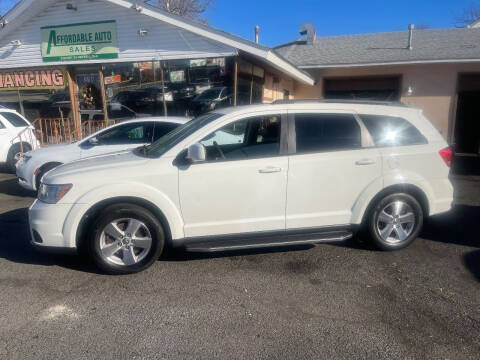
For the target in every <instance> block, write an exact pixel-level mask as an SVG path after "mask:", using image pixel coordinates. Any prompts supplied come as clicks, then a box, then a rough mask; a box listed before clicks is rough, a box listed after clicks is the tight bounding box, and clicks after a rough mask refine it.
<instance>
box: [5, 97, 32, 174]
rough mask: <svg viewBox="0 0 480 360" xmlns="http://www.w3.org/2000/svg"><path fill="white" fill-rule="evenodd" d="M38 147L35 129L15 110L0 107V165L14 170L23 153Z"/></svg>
mask: <svg viewBox="0 0 480 360" xmlns="http://www.w3.org/2000/svg"><path fill="white" fill-rule="evenodd" d="M39 146H40V143H39V141H38V140H37V137H36V134H35V128H34V127H33V126H32V125H31V124H30V122H28V120H27V119H25V118H24V117H23V116H22V115H20V114H19V113H17V112H16V111H15V110H10V109H7V108H3V107H0V164H6V165H7V166H8V168H9V169H10V170H12V171H13V170H15V164H16V162H17V161H18V160H19V159H20V157H21V154H22V150H23V152H27V151H30V150H32V149H36V148H38V147H39Z"/></svg>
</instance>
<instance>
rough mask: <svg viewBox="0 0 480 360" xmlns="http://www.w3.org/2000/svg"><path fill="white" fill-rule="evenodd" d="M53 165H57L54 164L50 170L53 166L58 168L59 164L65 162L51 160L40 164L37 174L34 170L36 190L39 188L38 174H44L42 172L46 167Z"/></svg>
mask: <svg viewBox="0 0 480 360" xmlns="http://www.w3.org/2000/svg"><path fill="white" fill-rule="evenodd" d="M51 165H55V166H53V167H52V168H51V169H50V170H52V169H53V168H56V167H57V166H60V165H63V162H60V161H49V162H46V163H44V164H42V165H40V167H39V168H38V171H37V173H36V174H35V171H34V172H33V182H34V185H35V188H36V190H38V189H37V176H38V174H40V175H42V172H43V171H44V170H45V168H47V167H49V166H51ZM43 175H45V174H43Z"/></svg>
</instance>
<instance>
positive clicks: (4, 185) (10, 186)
mask: <svg viewBox="0 0 480 360" xmlns="http://www.w3.org/2000/svg"><path fill="white" fill-rule="evenodd" d="M0 194H5V195H11V196H18V197H35V196H36V193H35V192H34V191H28V190H25V189H23V188H22V187H21V186H20V185H18V180H17V179H16V178H13V179H7V180H3V181H0Z"/></svg>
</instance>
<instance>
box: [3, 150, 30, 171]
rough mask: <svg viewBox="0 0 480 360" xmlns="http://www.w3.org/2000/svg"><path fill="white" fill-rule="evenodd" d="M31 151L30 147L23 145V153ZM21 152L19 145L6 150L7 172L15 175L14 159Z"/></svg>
mask: <svg viewBox="0 0 480 360" xmlns="http://www.w3.org/2000/svg"><path fill="white" fill-rule="evenodd" d="M30 150H32V148H31V146H30V145H29V144H27V143H23V152H27V151H30ZM21 151H22V148H21V147H20V144H19V143H16V144H13V145H12V146H11V147H10V150H8V155H7V167H8V170H9V171H11V172H13V173H15V170H16V169H15V165H16V164H17V161H18V158H16V155H17V154H20V153H21Z"/></svg>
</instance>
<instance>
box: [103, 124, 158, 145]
mask: <svg viewBox="0 0 480 360" xmlns="http://www.w3.org/2000/svg"><path fill="white" fill-rule="evenodd" d="M152 138H153V124H152V123H133V124H125V125H120V126H116V127H114V128H112V129H108V130H106V131H104V132H103V133H101V134H99V135H97V140H98V143H99V144H100V145H120V144H142V143H150V142H151V141H152Z"/></svg>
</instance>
